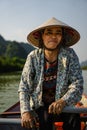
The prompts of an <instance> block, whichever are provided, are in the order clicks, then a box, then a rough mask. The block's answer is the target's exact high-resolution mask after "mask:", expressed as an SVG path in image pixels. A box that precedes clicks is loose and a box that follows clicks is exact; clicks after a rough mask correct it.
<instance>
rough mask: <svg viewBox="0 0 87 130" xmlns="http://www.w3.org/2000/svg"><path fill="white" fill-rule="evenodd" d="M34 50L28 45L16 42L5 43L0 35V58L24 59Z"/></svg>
mask: <svg viewBox="0 0 87 130" xmlns="http://www.w3.org/2000/svg"><path fill="white" fill-rule="evenodd" d="M34 49H35V48H34V47H33V46H31V45H30V44H28V43H24V42H21V43H20V42H17V41H10V40H9V41H6V40H5V39H4V38H3V37H2V36H1V35H0V56H2V57H9V58H12V57H18V58H22V59H25V58H26V57H27V55H28V54H29V53H30V52H31V51H32V50H34Z"/></svg>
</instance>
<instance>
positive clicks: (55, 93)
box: [18, 18, 83, 130]
mask: <svg viewBox="0 0 87 130" xmlns="http://www.w3.org/2000/svg"><path fill="white" fill-rule="evenodd" d="M79 39H80V34H79V33H78V32H77V31H76V30H75V29H74V28H72V27H70V26H68V25H67V24H65V23H63V22H61V21H59V20H57V19H56V18H52V19H50V20H48V21H47V22H45V23H43V24H42V25H41V26H39V27H37V28H36V29H34V30H33V31H31V32H30V33H29V34H28V37H27V40H28V42H29V43H31V44H32V45H34V46H35V47H37V48H36V49H35V50H33V51H32V52H31V53H30V54H29V55H28V57H27V60H26V63H25V65H24V68H23V72H22V76H21V81H20V84H19V90H18V92H19V98H20V109H21V118H22V119H21V122H22V126H23V127H27V128H33V127H35V126H36V124H37V122H39V129H40V130H52V125H53V122H54V121H55V120H56V121H58V120H62V121H63V130H75V129H76V130H80V115H79V114H72V113H63V112H62V110H63V108H64V107H65V106H70V105H71V106H73V105H75V104H76V103H77V102H78V101H80V99H81V97H82V93H83V77H82V71H81V68H80V63H79V59H78V56H77V55H76V53H75V51H74V50H73V49H72V48H70V46H72V45H74V44H75V43H77V42H78V41H79ZM34 112H35V115H37V116H38V119H39V120H37V116H35V115H34Z"/></svg>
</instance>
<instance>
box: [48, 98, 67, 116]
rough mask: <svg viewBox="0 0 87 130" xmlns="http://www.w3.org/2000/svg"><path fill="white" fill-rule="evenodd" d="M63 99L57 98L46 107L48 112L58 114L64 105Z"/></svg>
mask: <svg viewBox="0 0 87 130" xmlns="http://www.w3.org/2000/svg"><path fill="white" fill-rule="evenodd" d="M65 104H66V103H65V101H64V100H62V99H59V100H57V101H55V102H53V103H52V104H51V105H50V106H49V109H48V112H49V113H53V114H60V113H61V112H62V110H63V108H64V106H65Z"/></svg>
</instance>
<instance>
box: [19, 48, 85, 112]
mask: <svg viewBox="0 0 87 130" xmlns="http://www.w3.org/2000/svg"><path fill="white" fill-rule="evenodd" d="M43 81H44V50H43V49H35V50H34V51H32V52H31V53H30V54H29V55H28V57H27V60H26V63H25V65H24V68H23V72H22V75H21V81H20V84H19V90H18V92H19V99H20V108H21V114H22V113H24V112H26V111H30V110H32V109H36V108H38V107H40V106H42V105H44V104H43V102H42V94H43V91H42V87H43ZM82 93H83V76H82V70H81V68H80V64H79V59H78V57H77V55H76V53H75V51H74V50H73V49H72V48H61V49H60V52H59V54H58V70H57V80H56V92H55V100H58V99H60V98H62V99H63V100H65V102H66V105H75V104H76V103H77V102H78V101H80V99H81V97H82Z"/></svg>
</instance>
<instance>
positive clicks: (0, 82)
mask: <svg viewBox="0 0 87 130" xmlns="http://www.w3.org/2000/svg"><path fill="white" fill-rule="evenodd" d="M20 76H21V72H16V73H14V74H13V73H10V74H3V75H0V113H1V112H3V111H4V110H6V109H7V108H9V106H11V105H13V104H14V103H16V102H17V101H18V92H17V90H18V85H19V81H20Z"/></svg>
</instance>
